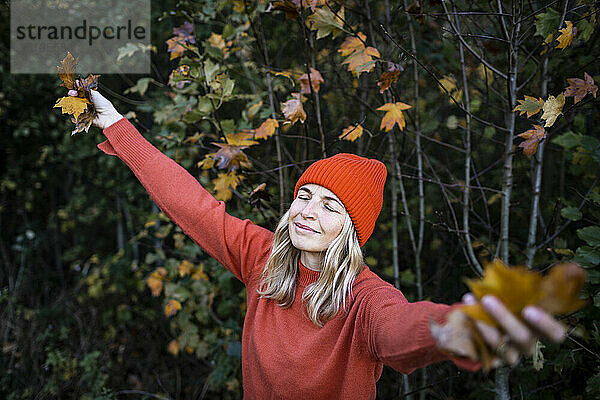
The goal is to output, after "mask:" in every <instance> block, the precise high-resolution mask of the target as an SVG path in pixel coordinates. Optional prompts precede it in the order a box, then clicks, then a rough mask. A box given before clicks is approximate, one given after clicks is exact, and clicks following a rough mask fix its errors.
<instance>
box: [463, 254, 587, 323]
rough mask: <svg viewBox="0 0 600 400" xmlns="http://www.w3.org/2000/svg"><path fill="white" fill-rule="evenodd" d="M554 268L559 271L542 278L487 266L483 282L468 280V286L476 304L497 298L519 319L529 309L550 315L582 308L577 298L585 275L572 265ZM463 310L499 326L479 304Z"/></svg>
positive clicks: (533, 273) (496, 264)
mask: <svg viewBox="0 0 600 400" xmlns="http://www.w3.org/2000/svg"><path fill="white" fill-rule="evenodd" d="M554 268H555V269H557V270H556V271H551V272H550V273H549V274H548V275H547V276H545V277H543V276H542V275H541V274H539V273H538V272H536V271H532V270H529V269H527V268H525V267H512V268H509V267H507V266H506V265H504V264H503V263H502V261H500V260H495V261H494V262H493V263H490V264H488V265H487V266H486V268H485V271H484V276H483V278H482V279H479V280H473V279H471V280H467V284H468V285H469V288H470V289H471V291H472V292H473V295H475V297H476V298H477V300H481V298H482V297H483V296H485V295H488V294H489V295H493V296H496V297H497V298H498V299H500V301H501V302H502V303H504V305H505V306H506V308H508V309H509V310H510V311H511V312H512V313H513V315H515V316H516V317H517V318H521V312H522V311H523V308H524V307H526V306H528V305H537V306H539V307H541V308H542V309H544V310H545V311H546V312H549V313H566V312H572V311H574V310H575V309H577V308H578V307H580V306H582V305H583V302H581V301H580V300H579V299H578V297H577V296H578V294H579V290H580V289H581V287H582V285H583V281H584V280H585V272H584V271H583V269H581V268H580V267H579V266H577V265H576V264H572V263H569V264H560V265H558V266H555V267H554ZM554 268H553V269H554ZM582 279H583V280H582ZM461 310H462V311H464V312H465V313H466V314H467V315H469V316H470V317H471V318H473V319H476V320H478V321H481V322H484V323H486V324H488V325H491V326H495V327H497V326H498V324H497V322H496V321H495V320H494V319H493V318H491V317H490V316H489V315H488V314H487V312H486V311H485V309H484V308H483V306H482V305H481V304H480V303H476V304H470V305H465V306H462V307H461Z"/></svg>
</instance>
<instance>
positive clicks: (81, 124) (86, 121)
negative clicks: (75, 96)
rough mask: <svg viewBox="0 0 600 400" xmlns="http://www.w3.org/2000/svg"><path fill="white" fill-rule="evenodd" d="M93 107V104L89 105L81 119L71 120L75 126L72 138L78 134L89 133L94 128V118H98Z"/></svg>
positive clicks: (80, 116)
mask: <svg viewBox="0 0 600 400" xmlns="http://www.w3.org/2000/svg"><path fill="white" fill-rule="evenodd" d="M93 107H94V106H93V104H90V105H88V108H87V109H86V110H85V111H84V112H83V113H81V114H80V115H79V118H77V119H75V118H72V119H71V122H73V123H74V124H75V129H73V130H72V131H71V136H72V135H74V134H76V133H78V132H83V131H86V132H88V130H89V129H90V126H92V122H94V118H96V110H95V109H94V108H93ZM90 108H92V110H90Z"/></svg>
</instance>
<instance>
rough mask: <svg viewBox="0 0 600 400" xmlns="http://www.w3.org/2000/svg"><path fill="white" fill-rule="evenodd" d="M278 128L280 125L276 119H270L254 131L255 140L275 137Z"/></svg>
mask: <svg viewBox="0 0 600 400" xmlns="http://www.w3.org/2000/svg"><path fill="white" fill-rule="evenodd" d="M278 126H279V123H278V122H277V120H276V119H273V118H268V119H267V120H266V121H265V122H263V123H262V124H261V125H260V126H259V127H258V128H257V129H256V130H255V131H254V138H255V139H267V138H269V137H271V136H273V134H274V133H275V128H277V127H278Z"/></svg>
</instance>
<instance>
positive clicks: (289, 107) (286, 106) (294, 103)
mask: <svg viewBox="0 0 600 400" xmlns="http://www.w3.org/2000/svg"><path fill="white" fill-rule="evenodd" d="M297 97H298V98H295V99H291V100H288V101H286V102H285V103H282V104H281V112H283V115H284V116H285V119H286V121H285V122H284V125H287V124H290V125H294V124H295V123H296V121H298V120H300V122H302V123H304V121H305V120H306V112H304V108H303V107H302V101H300V98H299V96H297Z"/></svg>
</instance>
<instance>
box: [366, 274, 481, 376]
mask: <svg viewBox="0 0 600 400" xmlns="http://www.w3.org/2000/svg"><path fill="white" fill-rule="evenodd" d="M454 307H456V306H449V305H445V304H437V303H432V302H429V301H420V302H416V303H409V302H408V301H407V300H406V298H405V297H404V295H403V294H402V292H400V291H399V290H397V289H396V288H394V287H393V286H391V285H389V287H385V288H382V289H378V290H377V291H376V292H375V293H373V295H372V296H370V298H369V301H368V305H367V307H366V309H365V312H366V315H365V317H366V318H365V319H364V321H365V323H366V324H367V327H366V328H367V332H366V333H365V334H366V335H367V344H368V346H369V348H370V351H371V353H372V354H373V355H374V356H375V357H376V358H377V359H378V360H380V361H381V362H383V363H384V364H386V365H389V366H390V367H392V368H394V369H395V370H397V371H399V372H402V373H405V374H408V373H411V372H412V371H414V370H415V369H417V368H421V367H424V366H426V365H429V364H432V363H435V362H438V361H443V360H452V362H454V363H455V364H456V365H457V366H458V367H460V368H463V369H466V370H470V371H475V370H478V369H479V368H480V367H481V366H480V363H477V362H474V361H471V360H469V359H466V358H461V357H453V356H450V355H448V354H445V353H443V352H442V351H440V350H439V349H438V347H437V344H436V342H435V339H434V338H433V336H432V335H431V333H430V330H429V322H430V321H432V320H433V321H435V322H437V323H443V322H444V321H445V320H446V316H447V315H448V313H449V312H450V311H452V310H453V309H454Z"/></svg>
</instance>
